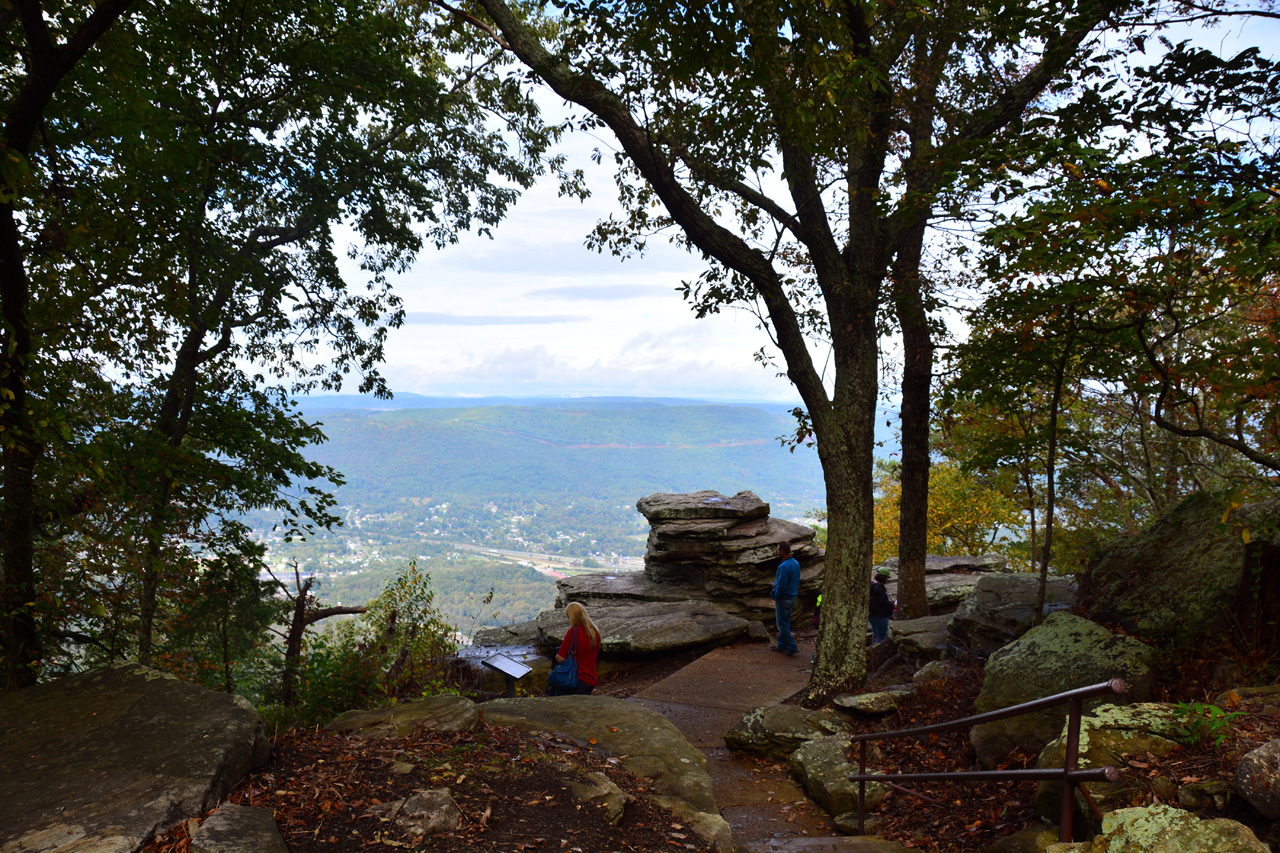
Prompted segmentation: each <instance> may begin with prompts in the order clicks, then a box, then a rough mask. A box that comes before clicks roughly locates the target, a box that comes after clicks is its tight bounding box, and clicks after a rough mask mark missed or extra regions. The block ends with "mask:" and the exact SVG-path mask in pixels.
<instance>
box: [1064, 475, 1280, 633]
mask: <svg viewBox="0 0 1280 853" xmlns="http://www.w3.org/2000/svg"><path fill="white" fill-rule="evenodd" d="M1226 513H1227V507H1225V506H1224V505H1223V504H1222V503H1221V502H1220V501H1218V500H1216V499H1214V498H1212V497H1210V496H1209V495H1207V494H1204V493H1197V494H1194V495H1192V496H1190V497H1189V498H1187V499H1186V500H1184V501H1182V502H1181V503H1179V504H1178V505H1177V506H1175V507H1173V508H1172V509H1171V510H1170V511H1169V512H1168V513H1166V514H1165V515H1164V516H1163V517H1161V518H1160V519H1158V520H1157V521H1156V522H1155V523H1153V524H1152V525H1151V526H1150V527H1148V528H1147V529H1146V530H1143V531H1142V532H1140V533H1136V534H1132V535H1129V536H1125V537H1122V538H1121V539H1119V540H1117V541H1116V542H1114V543H1113V544H1112V545H1110V546H1109V547H1108V548H1107V549H1106V550H1104V551H1102V552H1101V553H1100V554H1099V555H1098V556H1097V557H1096V558H1095V559H1093V560H1091V561H1090V563H1089V565H1088V566H1087V567H1086V569H1085V573H1084V579H1083V582H1082V585H1081V597H1082V599H1083V600H1084V601H1085V603H1086V604H1087V606H1088V607H1089V612H1090V614H1091V616H1092V617H1093V618H1095V619H1097V620H1098V621H1100V622H1114V623H1117V624H1119V625H1122V626H1123V627H1124V628H1125V630H1127V631H1128V632H1130V633H1133V634H1137V635H1139V636H1142V637H1145V638H1148V639H1152V640H1170V639H1173V638H1175V637H1177V636H1183V637H1199V636H1204V635H1205V634H1206V633H1214V632H1215V631H1216V630H1219V629H1220V628H1222V627H1225V622H1223V621H1222V620H1224V619H1226V618H1227V617H1228V616H1229V614H1230V613H1231V605H1232V603H1233V601H1234V599H1235V596H1236V594H1237V591H1238V590H1239V588H1240V581H1241V577H1242V576H1243V573H1244V562H1245V560H1244V556H1245V548H1246V544H1245V541H1244V537H1243V536H1242V535H1241V533H1242V530H1245V529H1248V530H1251V532H1252V534H1253V535H1252V538H1253V540H1254V541H1255V547H1256V543H1257V542H1258V541H1260V540H1261V538H1262V537H1261V536H1260V535H1259V531H1260V530H1265V529H1271V530H1275V529H1276V526H1275V523H1276V522H1277V521H1280V501H1277V500H1272V501H1268V502H1264V503H1258V504H1251V505H1249V506H1246V507H1244V508H1241V509H1238V510H1237V511H1235V512H1234V513H1231V514H1230V515H1229V516H1227V515H1226ZM1224 520H1225V521H1226V523H1224ZM1272 536H1273V537H1275V538H1274V539H1273V542H1272V545H1277V544H1280V542H1277V541H1275V540H1280V535H1277V534H1274V533H1273V534H1272Z"/></svg>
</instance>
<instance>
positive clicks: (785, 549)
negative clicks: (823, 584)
mask: <svg viewBox="0 0 1280 853" xmlns="http://www.w3.org/2000/svg"><path fill="white" fill-rule="evenodd" d="M778 557H780V558H781V560H782V562H781V563H779V564H778V575H777V577H776V578H774V581H773V591H772V592H770V595H772V596H773V612H774V616H776V617H777V620H778V644H777V645H776V646H773V647H772V648H773V650H774V651H775V652H782V653H783V654H784V655H792V656H795V655H797V654H799V653H800V649H799V647H798V646H796V640H795V638H794V637H792V636H791V608H793V607H795V605H796V596H797V595H798V594H799V593H800V564H799V563H797V562H796V560H795V558H794V557H792V556H791V545H790V543H787V542H780V543H778Z"/></svg>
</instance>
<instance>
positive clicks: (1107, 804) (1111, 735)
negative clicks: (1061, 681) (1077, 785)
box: [1036, 702, 1183, 832]
mask: <svg viewBox="0 0 1280 853" xmlns="http://www.w3.org/2000/svg"><path fill="white" fill-rule="evenodd" d="M1182 734H1183V720H1182V717H1181V715H1180V714H1179V713H1178V711H1177V709H1176V708H1175V707H1174V706H1172V705H1166V704H1163V703H1159V702H1143V703H1138V704H1135V705H1101V706H1099V707H1097V708H1095V709H1094V710H1093V711H1092V713H1089V714H1086V715H1084V716H1083V717H1081V718H1080V743H1079V753H1078V757H1077V760H1076V766H1077V767H1079V768H1081V769H1085V768H1090V767H1106V766H1108V765H1110V766H1112V767H1117V768H1120V769H1122V770H1123V769H1124V768H1125V766H1126V762H1125V757H1126V756H1133V755H1138V756H1145V755H1146V754H1147V753H1150V754H1152V755H1155V756H1163V755H1168V754H1169V753H1170V752H1172V751H1173V750H1175V749H1177V747H1178V738H1180V737H1181V736H1182ZM1066 743H1067V724H1066V723H1065V722H1064V723H1063V724H1062V732H1061V734H1060V735H1059V736H1058V737H1057V738H1056V739H1055V740H1053V741H1050V742H1049V743H1048V744H1047V745H1046V746H1045V748H1044V749H1043V750H1042V751H1041V752H1040V758H1039V761H1037V763H1036V766H1037V767H1039V768H1053V769H1057V768H1059V767H1062V766H1063V763H1064V762H1065V761H1066V751H1067V750H1066ZM1129 785H1130V783H1129V782H1127V781H1125V780H1121V781H1120V782H1114V783H1113V782H1085V783H1084V784H1083V786H1082V787H1083V788H1084V789H1085V790H1087V791H1088V792H1089V796H1090V797H1091V798H1092V799H1093V801H1094V803H1095V804H1096V805H1097V806H1098V808H1099V809H1100V810H1101V811H1103V812H1108V811H1111V810H1113V809H1115V808H1117V807H1119V806H1122V805H1127V804H1128V793H1129ZM1061 801H1062V786H1061V785H1060V784H1059V783H1057V782H1041V783H1040V784H1039V786H1038V787H1037V789H1036V814H1037V815H1038V816H1039V817H1042V818H1044V819H1046V820H1054V821H1056V820H1057V819H1058V817H1059V811H1060V804H1061ZM1075 821H1076V823H1081V822H1083V824H1082V825H1085V826H1088V827H1089V829H1090V831H1091V832H1098V831H1099V829H1100V828H1101V826H1100V825H1099V824H1098V822H1097V819H1096V818H1095V817H1094V815H1093V810H1092V809H1090V808H1088V807H1087V806H1086V804H1085V803H1084V798H1083V796H1081V795H1080V794H1079V793H1077V794H1076V817H1075Z"/></svg>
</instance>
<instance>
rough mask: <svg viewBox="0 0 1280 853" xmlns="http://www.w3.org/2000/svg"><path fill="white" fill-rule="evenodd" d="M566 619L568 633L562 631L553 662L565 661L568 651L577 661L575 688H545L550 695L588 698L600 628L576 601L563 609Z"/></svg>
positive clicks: (594, 686) (594, 685)
mask: <svg viewBox="0 0 1280 853" xmlns="http://www.w3.org/2000/svg"><path fill="white" fill-rule="evenodd" d="M564 612H565V615H566V616H568V617H569V630H568V631H566V632H565V634H564V639H563V640H562V641H561V642H560V649H559V651H557V652H556V663H563V662H564V661H565V660H568V658H569V653H570V651H572V652H573V656H574V658H575V659H576V660H577V661H578V686H577V687H575V688H573V689H572V690H561V689H558V688H556V687H554V686H551V685H548V687H547V694H548V695H549V696H570V695H574V694H581V695H584V696H586V695H590V693H591V691H592V690H595V688H596V682H597V680H598V678H597V676H596V658H597V657H598V656H599V654H600V629H599V628H597V627H596V623H594V622H592V621H591V617H590V616H588V615H587V608H585V607H583V606H582V605H581V604H579V603H578V602H576V601H571V602H569V606H568V607H566V608H565V609H564Z"/></svg>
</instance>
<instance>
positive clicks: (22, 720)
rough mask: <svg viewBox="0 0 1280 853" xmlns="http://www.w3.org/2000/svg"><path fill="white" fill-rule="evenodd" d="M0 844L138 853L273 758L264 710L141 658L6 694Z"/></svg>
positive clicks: (37, 852) (0, 706)
mask: <svg viewBox="0 0 1280 853" xmlns="http://www.w3.org/2000/svg"><path fill="white" fill-rule="evenodd" d="M0 731H3V732H4V733H5V735H4V737H3V738H0V850H2V851H5V853H11V851H12V852H13V853H16V851H22V853H44V851H55V850H62V849H70V848H72V847H73V846H74V847H75V849H77V850H89V849H92V850H93V851H95V853H114V851H119V853H131V851H134V850H137V849H138V848H139V847H140V846H141V845H142V844H143V843H144V842H145V841H146V840H147V839H148V838H150V837H151V836H152V835H153V834H154V833H156V832H165V831H167V830H168V829H169V828H170V827H171V826H173V825H174V824H176V823H178V822H179V821H182V820H185V819H187V818H191V817H197V816H199V815H201V814H204V813H205V812H206V811H208V810H209V809H211V808H213V806H215V805H216V804H217V803H218V801H219V800H221V799H222V798H223V797H224V796H226V794H227V793H228V792H230V791H231V790H232V789H234V788H235V786H236V785H238V784H239V783H240V781H241V780H242V779H243V778H244V777H245V776H246V775H247V774H248V772H249V770H250V769H251V768H252V767H253V766H256V765H257V764H261V763H262V762H265V761H266V759H267V757H268V756H269V754H270V749H271V742H270V740H269V739H268V738H267V733H266V727H265V726H264V725H263V724H262V721H261V719H259V717H258V713H257V711H255V710H254V709H253V706H251V705H250V704H249V703H248V702H246V701H245V700H244V699H242V698H240V697H239V696H229V695H227V694H225V693H216V692H214V691H212V690H207V689H205V688H203V687H198V686H196V685H194V684H188V683H186V682H183V681H179V680H177V679H176V678H169V677H167V676H164V675H162V674H160V673H158V672H155V671H153V670H149V669H146V668H144V667H140V666H136V665H125V666H115V667H107V668H104V669H99V670H94V671H93V672H89V673H85V674H83V675H73V676H68V677H66V678H62V679H59V680H58V681H54V682H51V683H48V684H39V685H36V686H35V687H28V688H24V689H22V690H11V691H8V692H5V693H0Z"/></svg>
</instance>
